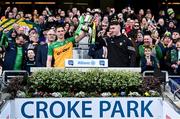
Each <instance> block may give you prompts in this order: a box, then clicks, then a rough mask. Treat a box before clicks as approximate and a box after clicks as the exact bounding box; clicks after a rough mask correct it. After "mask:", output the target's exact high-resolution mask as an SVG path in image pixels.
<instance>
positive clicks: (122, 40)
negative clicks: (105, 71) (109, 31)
mask: <svg viewBox="0 0 180 119" xmlns="http://www.w3.org/2000/svg"><path fill="white" fill-rule="evenodd" d="M106 41H107V49H108V65H109V67H134V66H135V59H136V51H135V48H134V46H133V44H132V42H131V41H130V40H129V39H128V38H127V37H126V36H124V35H121V36H115V37H113V38H107V40H106Z"/></svg>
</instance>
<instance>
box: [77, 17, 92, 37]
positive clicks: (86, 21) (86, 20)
mask: <svg viewBox="0 0 180 119" xmlns="http://www.w3.org/2000/svg"><path fill="white" fill-rule="evenodd" d="M91 22H92V16H91V15H89V14H87V15H81V16H80V17H79V25H78V27H77V29H76V31H75V35H80V34H81V32H82V31H85V32H88V26H89V25H90V24H91Z"/></svg>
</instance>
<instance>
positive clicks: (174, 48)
mask: <svg viewBox="0 0 180 119" xmlns="http://www.w3.org/2000/svg"><path fill="white" fill-rule="evenodd" d="M82 16H83V17H84V20H82V19H81V18H82ZM89 17H90V18H91V17H92V18H91V20H89V21H88V20H87V21H86V20H85V19H88V18H89ZM8 19H15V21H14V22H13V24H11V26H12V28H11V29H6V28H4V27H2V26H3V24H5V23H4V22H5V21H6V20H8ZM19 19H23V20H26V21H29V22H31V23H33V24H35V25H36V27H33V28H28V27H25V26H21V25H19V24H18V20H19ZM81 25H82V26H81ZM80 26H81V27H80ZM79 28H81V29H80V30H79V31H78V29H79ZM179 29H180V28H179V23H178V20H177V19H176V15H175V11H174V10H173V9H172V8H169V9H167V10H166V9H164V10H160V11H159V15H158V16H154V14H153V11H151V9H146V10H143V9H140V10H139V12H138V13H135V11H134V10H133V8H131V7H126V8H124V9H122V10H121V12H119V13H117V12H116V10H115V9H114V8H110V7H107V10H106V11H101V10H100V9H90V8H87V9H86V10H85V11H84V12H82V11H79V10H78V9H77V8H72V9H69V10H67V11H64V10H62V9H58V10H50V9H49V8H48V7H46V8H45V9H44V10H43V11H42V12H40V11H38V10H33V12H32V13H25V12H24V11H19V10H18V9H17V8H16V7H13V8H11V7H8V8H7V9H6V10H5V12H4V16H1V22H0V32H1V33H0V35H1V40H0V46H1V47H0V51H1V61H0V64H1V66H2V68H3V70H22V69H25V70H27V71H30V67H64V64H63V63H64V61H65V59H67V58H72V55H73V54H72V49H73V47H75V46H77V44H76V42H83V43H84V42H85V43H86V44H88V45H87V48H88V52H86V55H87V56H88V58H95V59H108V62H109V66H110V67H141V69H142V72H143V71H146V70H167V71H168V72H169V73H170V74H180V32H179ZM80 32H83V35H82V34H78V33H80ZM79 45H80V44H79Z"/></svg>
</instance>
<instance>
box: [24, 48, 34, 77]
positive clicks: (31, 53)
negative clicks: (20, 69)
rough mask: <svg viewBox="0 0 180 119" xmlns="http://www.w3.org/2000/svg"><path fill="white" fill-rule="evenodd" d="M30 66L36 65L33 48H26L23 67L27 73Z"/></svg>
mask: <svg viewBox="0 0 180 119" xmlns="http://www.w3.org/2000/svg"><path fill="white" fill-rule="evenodd" d="M31 67H36V61H35V53H34V49H28V51H27V60H26V63H25V69H26V71H28V72H29V73H30V69H31Z"/></svg>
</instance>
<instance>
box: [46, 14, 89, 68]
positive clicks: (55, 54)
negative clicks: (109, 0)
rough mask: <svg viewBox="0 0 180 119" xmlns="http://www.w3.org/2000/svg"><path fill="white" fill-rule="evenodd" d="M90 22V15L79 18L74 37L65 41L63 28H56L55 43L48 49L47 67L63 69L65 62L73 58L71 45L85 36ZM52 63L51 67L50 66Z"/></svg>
mask: <svg viewBox="0 0 180 119" xmlns="http://www.w3.org/2000/svg"><path fill="white" fill-rule="evenodd" d="M91 21H92V16H91V15H82V16H80V17H79V26H78V28H77V30H76V31H75V34H74V36H73V37H70V38H67V39H65V38H64V35H65V30H64V27H62V26H59V27H57V28H56V35H57V41H56V42H54V43H52V44H51V45H50V46H49V48H48V58H47V67H51V66H54V67H60V68H63V67H64V64H65V60H66V59H71V58H72V56H73V43H74V42H79V41H80V40H81V39H83V38H84V37H85V36H86V33H87V32H88V27H89V24H91ZM53 60H54V61H53ZM52 61H53V62H54V63H53V65H52V64H51V63H52Z"/></svg>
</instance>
